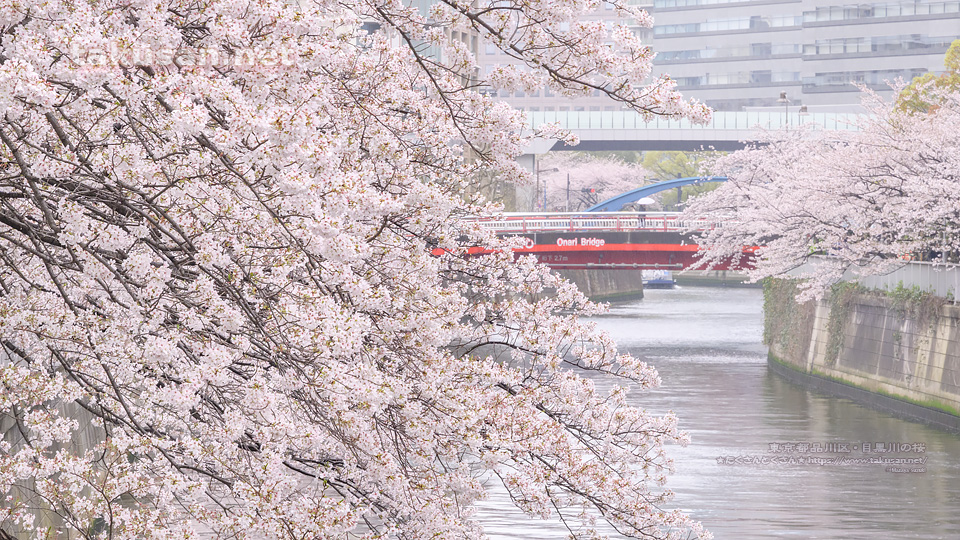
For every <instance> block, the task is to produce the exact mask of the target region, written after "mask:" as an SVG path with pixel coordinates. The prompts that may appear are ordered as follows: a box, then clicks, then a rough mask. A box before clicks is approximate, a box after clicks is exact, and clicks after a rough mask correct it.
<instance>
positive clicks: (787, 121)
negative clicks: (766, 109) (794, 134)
mask: <svg viewBox="0 0 960 540" xmlns="http://www.w3.org/2000/svg"><path fill="white" fill-rule="evenodd" d="M777 103H783V123H784V124H786V125H787V127H789V126H790V113H789V111H787V107H788V106H789V105H790V100H789V99H787V91H786V90H782V91H781V92H780V99H778V100H777Z"/></svg>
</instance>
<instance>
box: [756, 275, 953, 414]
mask: <svg viewBox="0 0 960 540" xmlns="http://www.w3.org/2000/svg"><path fill="white" fill-rule="evenodd" d="M785 283H787V282H782V281H781V282H773V284H772V285H768V286H767V289H766V290H765V295H766V297H765V306H764V307H765V318H766V320H765V339H766V341H767V343H768V345H769V346H770V353H769V358H770V362H771V364H774V365H775V367H778V368H783V367H787V368H791V369H792V370H793V371H794V372H797V373H799V374H802V375H806V376H808V377H812V378H814V379H816V380H814V379H809V378H808V379H807V382H808V383H810V384H813V385H815V386H818V387H822V388H821V389H825V390H828V391H831V392H833V393H840V394H843V395H845V397H850V398H851V399H856V400H858V401H867V402H870V404H872V405H876V406H880V407H882V408H885V409H890V410H894V411H896V412H898V413H901V414H904V415H907V416H911V417H914V418H919V419H923V420H925V421H928V422H932V423H935V424H938V425H941V426H944V427H949V428H952V429H960V307H957V306H954V305H950V304H947V303H946V302H944V301H943V300H942V299H939V301H938V299H936V298H930V297H922V298H921V297H917V298H911V299H904V298H902V297H901V298H896V297H891V296H890V295H886V294H884V293H870V292H866V291H863V290H858V289H856V288H847V289H839V290H838V289H835V290H834V292H832V293H831V296H828V297H827V298H824V299H823V300H821V301H819V302H808V303H806V304H803V305H798V304H797V303H796V301H795V300H793V298H792V297H791V295H790V291H789V288H790V287H791V286H790V285H785ZM778 371H780V372H782V371H783V370H782V369H778ZM822 381H831V382H833V383H837V384H839V385H842V386H846V387H848V388H847V389H843V388H842V387H837V386H835V385H829V384H825V383H823V382H822ZM849 387H853V389H857V390H860V391H866V392H869V393H870V394H869V396H870V399H865V396H866V395H867V394H862V393H860V392H857V391H854V390H853V389H850V388H849Z"/></svg>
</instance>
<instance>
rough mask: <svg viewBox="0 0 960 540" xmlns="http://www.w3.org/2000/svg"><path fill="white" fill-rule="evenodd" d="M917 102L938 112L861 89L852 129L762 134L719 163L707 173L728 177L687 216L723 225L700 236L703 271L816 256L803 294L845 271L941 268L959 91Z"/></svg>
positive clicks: (956, 195)
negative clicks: (916, 262) (928, 257)
mask: <svg viewBox="0 0 960 540" xmlns="http://www.w3.org/2000/svg"><path fill="white" fill-rule="evenodd" d="M926 95H927V96H929V97H930V98H931V99H933V100H934V101H935V102H936V103H938V105H939V106H938V107H937V108H936V109H935V110H932V111H931V112H929V113H924V112H913V111H912V110H909V109H908V110H904V109H902V108H899V107H896V106H895V104H893V103H884V102H883V101H882V100H881V99H880V98H879V97H878V96H877V95H875V94H873V93H871V92H866V94H865V99H864V105H865V107H867V109H868V110H869V112H870V113H871V114H870V116H869V117H866V118H864V119H863V120H862V121H861V122H860V124H859V126H857V127H858V128H859V130H858V131H854V130H847V131H815V130H808V129H794V130H782V131H776V132H766V133H763V134H761V137H760V141H759V142H758V143H757V144H755V145H752V146H750V147H748V148H746V149H745V150H742V151H739V152H735V153H733V154H730V155H728V156H725V157H722V158H720V159H719V160H717V162H716V163H715V164H714V166H713V169H712V170H714V171H715V172H716V173H717V174H724V175H726V176H727V177H728V178H729V180H728V181H727V182H726V183H725V184H723V185H721V186H720V187H719V188H718V189H717V190H715V191H714V192H712V193H710V194H707V195H705V196H702V197H700V198H698V199H696V200H695V202H694V203H693V205H692V206H691V207H690V208H689V209H688V213H689V214H690V215H697V216H707V217H712V218H713V219H717V220H723V221H725V222H726V224H725V225H724V226H723V227H720V228H716V229H714V230H713V231H711V232H709V233H708V234H707V235H706V236H705V239H704V241H703V242H702V244H701V245H703V246H705V252H704V255H705V257H704V259H703V261H704V263H705V264H709V263H710V262H712V261H714V260H718V259H719V258H721V257H724V256H726V255H729V256H735V257H738V256H740V254H741V253H742V249H741V248H742V247H743V246H761V247H760V249H759V251H758V252H757V255H758V257H759V258H758V259H757V261H756V268H755V269H754V270H752V271H751V277H753V278H754V279H759V278H763V277H766V276H781V275H784V274H786V273H788V272H791V271H794V270H795V269H798V268H800V267H801V266H803V265H805V263H808V262H810V261H811V260H813V259H812V258H813V257H816V259H815V260H816V264H813V265H807V266H805V268H806V270H804V271H802V272H801V273H800V277H803V278H807V281H805V283H804V287H805V291H806V292H805V294H804V296H805V297H809V296H818V295H821V294H822V293H823V292H824V290H825V289H826V287H827V286H829V285H830V284H831V283H833V282H836V281H838V280H840V278H841V276H842V275H843V274H844V272H846V271H848V270H850V271H853V272H854V275H867V274H882V273H886V272H889V271H891V270H893V269H895V268H897V267H898V266H900V265H902V264H903V259H904V258H909V257H911V256H913V255H915V254H932V255H933V256H934V257H935V258H937V259H938V260H939V261H941V262H944V261H945V256H947V258H949V256H950V253H956V252H957V251H958V250H960V133H958V131H957V129H956V126H957V125H958V124H957V122H960V94H958V93H957V92H956V91H952V90H950V89H949V88H940V87H936V86H931V87H929V88H927V90H926ZM824 255H825V256H826V257H821V256H824Z"/></svg>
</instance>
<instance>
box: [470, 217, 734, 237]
mask: <svg viewBox="0 0 960 540" xmlns="http://www.w3.org/2000/svg"><path fill="white" fill-rule="evenodd" d="M476 219H477V221H479V222H480V224H481V226H483V227H484V228H486V229H489V230H492V231H494V232H496V233H498V234H517V233H536V232H587V231H637V230H641V231H673V232H683V231H687V230H708V229H712V228H714V227H717V226H719V225H720V224H719V223H717V222H714V221H709V220H696V219H689V218H687V219H683V218H681V217H680V214H679V213H677V212H607V213H600V212H595V213H591V214H584V213H576V212H574V213H549V214H544V213H537V214H530V213H505V214H502V216H500V217H498V218H476Z"/></svg>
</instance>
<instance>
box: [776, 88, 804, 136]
mask: <svg viewBox="0 0 960 540" xmlns="http://www.w3.org/2000/svg"><path fill="white" fill-rule="evenodd" d="M777 103H783V123H784V124H786V126H787V127H788V128H789V127H790V100H789V99H787V92H786V91H785V90H783V91H781V92H780V98H779V99H778V100H777ZM797 113H798V114H799V115H800V116H806V115H807V114H808V113H807V106H806V105H801V106H800V109H799V110H798V111H797ZM797 123H798V124H799V123H802V122H801V121H800V120H799V119H798V120H797Z"/></svg>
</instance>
